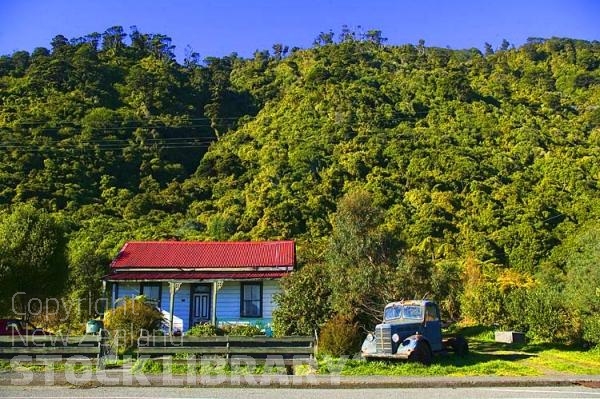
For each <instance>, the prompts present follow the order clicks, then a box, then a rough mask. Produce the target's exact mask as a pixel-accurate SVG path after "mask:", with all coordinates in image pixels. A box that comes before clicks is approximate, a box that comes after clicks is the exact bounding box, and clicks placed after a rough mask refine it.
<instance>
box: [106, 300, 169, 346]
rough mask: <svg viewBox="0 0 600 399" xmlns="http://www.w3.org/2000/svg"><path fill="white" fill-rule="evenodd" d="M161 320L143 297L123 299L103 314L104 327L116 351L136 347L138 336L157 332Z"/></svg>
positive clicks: (160, 315)
mask: <svg viewBox="0 0 600 399" xmlns="http://www.w3.org/2000/svg"><path fill="white" fill-rule="evenodd" d="M162 320H163V317H162V314H161V313H160V312H159V311H158V309H156V308H155V307H153V306H150V305H148V304H147V303H146V300H145V298H144V297H137V298H124V299H121V300H120V301H119V306H117V307H116V308H114V309H110V310H108V311H107V312H106V313H105V314H104V327H105V328H106V329H107V330H109V331H110V333H111V335H112V337H113V338H114V341H113V343H114V344H115V345H116V346H117V347H118V349H119V350H126V349H128V348H132V347H135V346H136V344H137V339H138V338H139V337H140V335H142V334H145V335H147V334H149V333H154V332H156V331H158V330H159V329H160V325H161V322H162Z"/></svg>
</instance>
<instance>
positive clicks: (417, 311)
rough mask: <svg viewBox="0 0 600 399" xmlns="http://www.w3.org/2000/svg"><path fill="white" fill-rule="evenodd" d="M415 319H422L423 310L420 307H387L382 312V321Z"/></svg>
mask: <svg viewBox="0 0 600 399" xmlns="http://www.w3.org/2000/svg"><path fill="white" fill-rule="evenodd" d="M401 318H403V319H416V320H421V319H422V318H423V309H422V308H421V306H410V305H409V306H400V305H398V306H389V307H387V308H385V310H384V311H383V319H384V320H392V319H401Z"/></svg>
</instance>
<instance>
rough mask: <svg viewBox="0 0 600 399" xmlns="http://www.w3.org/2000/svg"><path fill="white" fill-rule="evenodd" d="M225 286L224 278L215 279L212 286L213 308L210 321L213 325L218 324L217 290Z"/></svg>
mask: <svg viewBox="0 0 600 399" xmlns="http://www.w3.org/2000/svg"><path fill="white" fill-rule="evenodd" d="M222 287H223V280H216V281H213V287H212V301H211V302H212V309H211V312H210V322H211V323H212V325H213V326H215V327H216V326H217V291H219V290H220V289H221V288H222Z"/></svg>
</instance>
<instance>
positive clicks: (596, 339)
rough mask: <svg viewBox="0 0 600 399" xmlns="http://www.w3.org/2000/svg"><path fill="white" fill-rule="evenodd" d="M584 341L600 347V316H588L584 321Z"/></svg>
mask: <svg viewBox="0 0 600 399" xmlns="http://www.w3.org/2000/svg"><path fill="white" fill-rule="evenodd" d="M583 339H584V340H585V341H587V342H589V343H590V344H592V345H594V346H600V316H598V315H593V316H588V317H587V318H585V319H584V320H583Z"/></svg>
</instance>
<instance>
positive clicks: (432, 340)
mask: <svg viewBox="0 0 600 399" xmlns="http://www.w3.org/2000/svg"><path fill="white" fill-rule="evenodd" d="M423 335H425V336H426V337H427V339H428V340H429V344H430V345H431V350H432V351H434V352H435V351H440V350H442V321H441V320H440V311H439V309H438V307H437V305H436V304H435V303H431V302H428V303H427V304H426V306H425V321H424V328H423Z"/></svg>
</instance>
